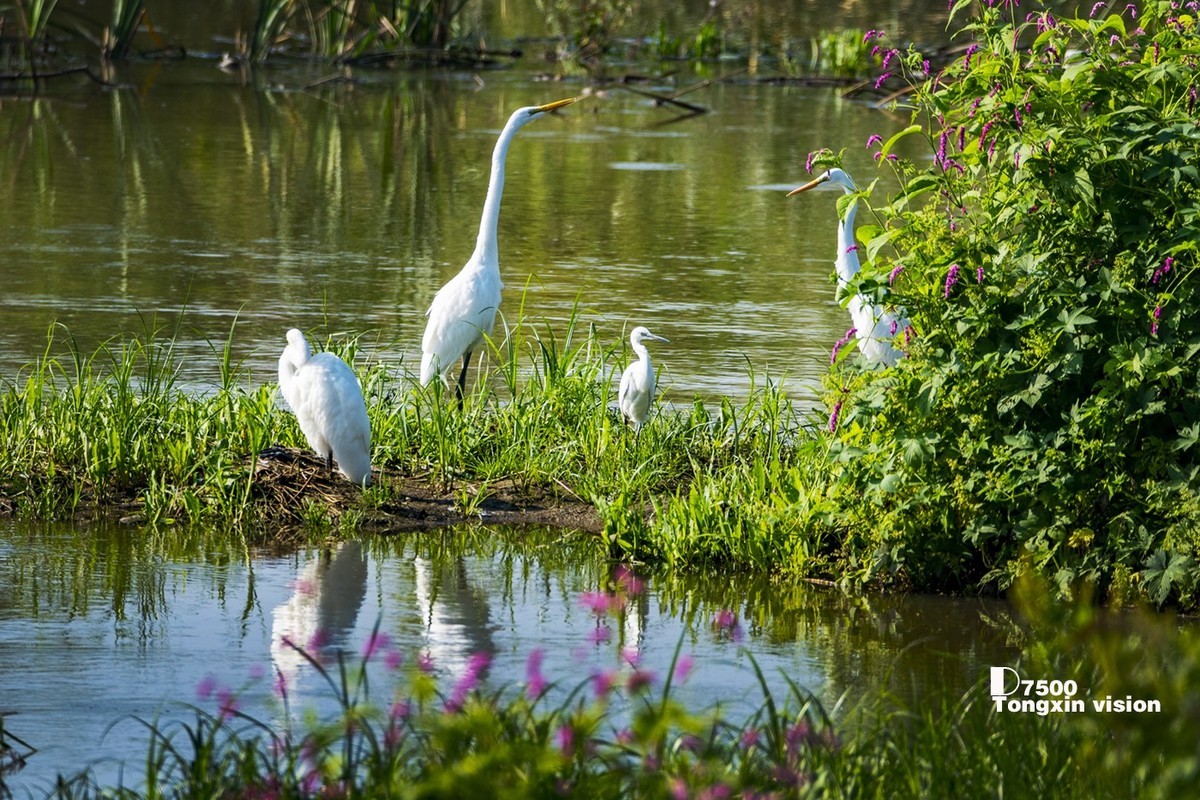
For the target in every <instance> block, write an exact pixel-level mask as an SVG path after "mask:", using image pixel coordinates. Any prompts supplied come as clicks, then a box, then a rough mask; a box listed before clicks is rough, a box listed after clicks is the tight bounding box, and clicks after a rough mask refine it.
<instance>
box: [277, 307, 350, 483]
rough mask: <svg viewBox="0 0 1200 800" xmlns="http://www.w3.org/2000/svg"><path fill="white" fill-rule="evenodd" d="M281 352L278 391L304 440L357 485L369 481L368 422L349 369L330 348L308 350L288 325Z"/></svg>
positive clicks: (296, 332) (304, 342) (300, 336)
mask: <svg viewBox="0 0 1200 800" xmlns="http://www.w3.org/2000/svg"><path fill="white" fill-rule="evenodd" d="M287 340H288V344H287V347H285V348H284V350H283V355H281V356H280V357H279V391H280V392H282V393H283V399H284V400H286V401H287V404H288V405H289V406H291V409H292V413H294V414H295V415H296V420H297V421H298V422H299V423H300V430H302V431H303V432H304V436H305V438H306V439H308V445H309V447H311V448H312V449H313V450H314V451H316V454H317V455H318V456H319V457H320V458H322V459H323V460H324V461H325V465H326V466H327V467H329V468H330V469H333V462H334V461H336V462H337V466H338V471H339V472H341V473H342V474H343V475H345V476H346V477H347V478H349V479H350V481H351V482H352V483H356V484H358V485H359V486H369V485H370V484H371V423H370V421H369V420H368V419H367V404H366V401H365V400H363V393H362V388H361V387H359V385H358V379H357V378H355V377H354V372H353V370H351V369H350V367H349V366H347V365H346V362H345V361H342V360H341V359H340V358H338V357H337V356H336V355H334V354H333V353H317V354H316V355H312V351H311V350H309V347H308V340H307V339H305V338H304V334H303V333H301V332H300V331H298V330H296V329H295V328H292V329H291V330H289V331H288V332H287Z"/></svg>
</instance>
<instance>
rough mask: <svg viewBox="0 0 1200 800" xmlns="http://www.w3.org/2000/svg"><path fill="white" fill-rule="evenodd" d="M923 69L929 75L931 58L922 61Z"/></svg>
mask: <svg viewBox="0 0 1200 800" xmlns="http://www.w3.org/2000/svg"><path fill="white" fill-rule="evenodd" d="M921 71H922V72H924V73H925V74H926V75H927V76H928V75H929V59H928V58H927V59H925V60H924V61H922V62H921Z"/></svg>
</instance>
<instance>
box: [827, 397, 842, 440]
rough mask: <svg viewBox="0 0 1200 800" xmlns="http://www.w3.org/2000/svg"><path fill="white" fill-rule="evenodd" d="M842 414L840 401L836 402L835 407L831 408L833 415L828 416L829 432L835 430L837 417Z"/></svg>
mask: <svg viewBox="0 0 1200 800" xmlns="http://www.w3.org/2000/svg"><path fill="white" fill-rule="evenodd" d="M841 413H842V401H841V400H838V401H837V405H835V406H834V407H833V413H831V414H830V415H829V432H830V433H833V432H834V431H835V430H837V424H838V415H839V414H841Z"/></svg>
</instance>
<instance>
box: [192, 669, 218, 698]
mask: <svg viewBox="0 0 1200 800" xmlns="http://www.w3.org/2000/svg"><path fill="white" fill-rule="evenodd" d="M216 688H217V676H215V675H213V674H212V673H211V672H210V673H208V674H207V675H205V676H204V677H203V678H201V679H200V682H199V683H197V684H196V697H198V698H200V699H201V700H207V699H208V698H210V697H212V693H213V690H215V689H216Z"/></svg>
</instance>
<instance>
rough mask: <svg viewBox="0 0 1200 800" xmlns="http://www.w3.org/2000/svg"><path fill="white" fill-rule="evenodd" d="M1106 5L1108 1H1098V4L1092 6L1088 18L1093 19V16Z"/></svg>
mask: <svg viewBox="0 0 1200 800" xmlns="http://www.w3.org/2000/svg"><path fill="white" fill-rule="evenodd" d="M1106 5H1108V3H1106V2H1104V1H1103V0H1101V2H1099V3H1096V5H1094V6H1092V13H1090V14H1088V19H1091V18H1092V17H1094V16H1096V12H1097V11H1099V10H1100V9H1102V8H1104V7H1105V6H1106Z"/></svg>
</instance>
